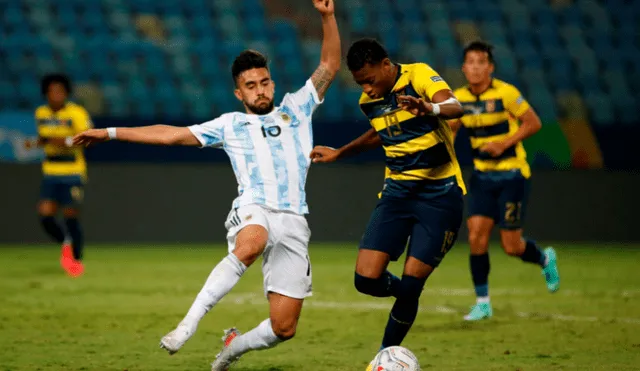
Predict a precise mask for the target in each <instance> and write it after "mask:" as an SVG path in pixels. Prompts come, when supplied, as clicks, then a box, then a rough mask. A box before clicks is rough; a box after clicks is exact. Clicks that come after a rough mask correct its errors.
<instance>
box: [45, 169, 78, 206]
mask: <svg viewBox="0 0 640 371" xmlns="http://www.w3.org/2000/svg"><path fill="white" fill-rule="evenodd" d="M83 198H84V182H83V180H82V178H81V177H79V176H44V178H42V184H41V186H40V199H41V200H48V201H54V202H56V203H58V204H59V205H60V206H70V207H76V206H80V204H82V200H83Z"/></svg>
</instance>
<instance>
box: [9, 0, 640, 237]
mask: <svg viewBox="0 0 640 371" xmlns="http://www.w3.org/2000/svg"><path fill="white" fill-rule="evenodd" d="M337 8H338V9H337V13H338V16H339V21H340V22H339V24H340V27H341V32H342V35H343V41H344V49H345V50H346V48H347V47H348V46H349V44H350V42H351V41H352V40H354V39H356V38H358V37H362V36H373V37H377V38H378V39H379V40H381V41H382V42H383V43H384V44H385V45H386V47H387V48H388V49H389V51H390V53H391V55H392V56H393V58H394V59H396V60H398V61H401V62H414V61H424V62H427V63H429V64H431V65H432V66H433V67H434V68H435V69H436V70H437V71H439V72H440V73H441V74H442V75H443V76H444V77H445V79H446V81H448V82H449V84H450V85H451V86H452V87H453V88H455V87H459V86H461V85H464V80H463V76H462V74H461V72H460V63H461V49H462V47H463V45H465V44H466V43H467V42H469V41H471V40H475V39H484V40H487V41H489V42H491V43H492V44H494V45H495V46H496V60H497V72H496V76H497V77H498V78H501V79H504V80H506V81H508V82H511V83H513V84H515V85H516V86H517V87H519V88H520V89H521V90H522V92H523V93H524V94H525V96H526V97H527V99H528V100H529V101H530V102H531V103H532V104H533V106H534V107H535V109H536V110H537V111H538V113H539V114H540V116H541V118H542V120H543V123H544V128H543V130H542V131H541V132H540V133H539V134H537V135H536V136H534V137H533V138H531V139H530V140H528V141H527V142H526V147H527V150H528V154H529V160H530V162H532V163H533V166H534V193H533V195H532V202H531V203H532V206H531V211H530V216H529V218H528V223H529V229H530V230H531V231H532V233H537V235H540V236H542V238H545V239H569V240H578V239H587V240H615V239H618V240H628V239H634V240H635V239H638V236H637V234H636V233H634V231H632V230H631V228H630V223H628V221H629V220H632V219H633V218H634V215H635V214H634V213H635V210H637V206H639V205H638V198H637V197H632V194H633V192H634V189H637V186H638V185H639V184H640V181H639V179H640V178H639V176H638V172H637V169H638V167H639V166H640V165H639V162H638V160H637V156H635V155H633V154H632V153H631V152H630V149H631V148H632V146H633V145H635V141H636V138H637V137H638V135H639V134H640V125H639V122H640V120H638V118H637V116H638V112H637V105H638V103H640V91H639V90H638V89H637V88H636V86H637V85H638V84H640V67H638V66H639V65H638V61H639V60H640V28H639V26H638V24H640V22H639V21H640V2H638V1H630V0H629V1H626V0H608V1H595V0H575V1H572V0H553V1H546V0H526V1H525V0H484V1H481V2H479V1H472V0H449V1H441V0H423V1H420V0H402V1H390V0H342V1H338V4H337ZM0 19H1V22H0V34H1V35H2V40H1V44H0V45H1V47H0V71H2V72H1V73H0V158H1V159H2V160H3V163H2V165H0V166H1V169H2V174H7V176H6V177H5V176H3V179H4V180H3V182H2V186H1V187H2V194H3V195H10V196H9V197H7V200H6V202H3V203H5V205H6V206H8V208H3V209H5V210H7V209H8V210H11V212H10V213H3V214H4V215H3V216H1V217H0V222H1V223H0V224H1V225H2V228H3V233H2V234H1V237H0V241H14V242H17V241H38V240H42V237H43V235H42V234H41V233H40V232H39V231H38V228H37V227H38V226H37V223H35V217H34V215H33V208H32V207H31V205H33V204H34V202H35V200H36V197H37V187H38V183H39V182H38V179H37V178H38V176H39V175H38V171H37V166H36V165H34V164H33V163H37V162H38V161H39V158H40V157H39V155H38V153H35V152H34V151H30V152H25V151H24V150H23V149H22V148H20V145H19V143H20V142H21V139H22V138H24V137H25V136H30V135H33V134H34V133H35V125H34V124H33V120H32V118H31V116H32V111H33V109H34V108H35V107H36V106H37V105H39V104H41V103H42V102H43V99H42V97H41V95H40V92H39V84H38V81H39V78H40V77H41V76H43V75H44V74H46V73H49V72H63V73H66V74H68V75H69V76H70V77H71V78H72V79H73V82H74V84H75V95H74V99H75V100H76V101H78V102H79V103H81V104H83V105H84V106H85V107H86V108H87V109H88V110H89V112H90V113H91V114H92V116H93V118H94V123H95V125H96V126H97V127H106V126H131V125H142V124H148V123H167V124H177V125H189V124H193V123H198V122H201V121H203V120H207V119H210V118H212V117H214V116H216V115H219V114H221V113H223V112H226V111H228V110H230V109H241V106H240V104H239V103H238V102H237V101H236V100H235V97H234V96H233V95H232V94H231V89H232V85H231V84H232V81H231V77H230V71H229V70H230V63H231V61H232V59H233V58H234V56H235V55H236V54H237V53H238V52H239V51H241V50H243V49H244V48H254V49H257V50H259V51H262V52H264V53H266V54H267V55H268V56H269V57H270V60H271V67H272V73H273V77H274V79H275V81H276V83H277V92H278V94H279V95H278V96H282V95H283V94H284V93H285V92H286V91H289V90H292V89H295V88H296V87H298V86H300V85H301V84H303V83H304V81H305V79H306V78H307V77H308V76H309V74H310V73H311V72H312V71H313V69H314V67H315V66H316V64H317V62H318V58H319V52H320V37H321V35H320V27H319V24H318V23H319V20H318V19H317V17H315V16H314V14H310V8H309V4H307V3H306V2H305V1H299V0H279V1H261V0H215V1H207V0H190V1H174V0H162V1H154V0H131V1H126V0H64V1H63V0H56V1H40V0H2V1H0ZM359 92H360V91H359V89H358V87H357V86H356V85H354V83H353V82H352V80H351V76H350V74H349V73H348V71H346V69H343V71H342V72H341V74H340V76H339V78H338V81H336V82H335V83H334V84H333V86H332V87H331V89H330V92H329V93H328V95H327V98H326V102H325V104H324V105H323V106H322V107H321V108H320V109H319V110H318V112H317V115H316V117H315V125H314V136H315V142H316V144H327V145H341V144H343V143H345V142H347V141H348V140H350V139H351V138H353V137H355V136H356V135H358V134H360V133H361V132H362V131H364V130H365V129H366V128H367V125H368V124H367V123H366V122H365V121H364V120H363V117H362V114H361V113H360V111H359V108H358V106H357V104H356V102H357V99H358V95H359ZM456 147H457V151H458V155H459V157H460V160H461V163H462V164H463V165H465V166H467V167H468V166H469V165H470V164H471V157H470V150H469V147H468V142H467V140H466V138H465V137H464V135H462V136H461V138H459V140H458V141H457V143H456ZM36 152H37V151H36ZM380 158H381V157H380V153H379V152H373V153H371V154H367V155H363V156H360V157H359V158H356V159H355V160H354V161H352V162H351V163H349V164H344V165H336V166H332V167H323V168H320V167H316V168H314V169H313V170H312V171H311V179H310V185H309V187H310V204H311V207H312V214H311V216H310V218H311V221H313V224H312V226H313V228H314V231H317V233H316V237H317V238H319V239H322V240H345V239H349V240H352V239H357V238H358V237H359V234H360V232H361V229H362V226H363V225H364V223H365V222H366V216H367V213H368V212H369V210H370V209H371V207H372V205H373V202H375V194H376V192H377V190H378V188H379V187H380V185H381V180H382V164H381V163H380V162H379V160H380ZM88 159H89V162H90V169H89V171H90V173H89V177H90V183H89V186H88V188H87V201H86V222H87V233H88V239H89V241H91V240H92V239H93V240H94V241H114V240H117V241H136V240H159V241H163V240H165V239H168V240H170V241H175V242H177V241H186V240H197V241H209V240H214V239H217V238H221V237H222V236H223V234H224V230H223V228H222V224H221V222H222V221H223V219H224V216H225V215H226V211H227V210H228V207H229V204H230V201H231V199H232V198H233V196H234V192H235V190H234V184H233V182H234V179H233V177H232V176H231V175H230V171H229V166H228V165H227V164H226V161H227V160H226V156H225V155H224V154H223V153H222V152H217V151H213V150H207V151H201V150H194V149H182V148H179V149H177V148H173V149H165V148H153V147H144V146H132V145H127V144H116V143H109V144H107V145H104V146H99V147H96V148H93V149H90V150H89V151H88ZM25 163H26V165H25ZM29 163H31V165H29ZM17 164H18V165H17ZM125 164H126V166H125ZM354 169H357V171H356V170H354ZM584 169H592V170H593V171H588V172H584V171H579V170H584ZM603 169H606V170H609V171H607V172H603V171H602V170H603ZM168 174H172V175H171V176H168ZM613 190H617V191H613ZM194 192H199V193H204V194H203V195H200V194H199V195H198V197H199V198H198V199H197V200H196V199H194ZM319 200H322V202H323V203H322V204H320V203H319ZM346 200H349V201H350V202H354V203H356V204H358V205H360V206H361V207H358V208H353V207H350V206H348V205H347V203H346ZM205 205H206V206H205ZM314 206H315V207H314ZM630 206H633V207H630ZM130 209H134V210H130ZM551 210H552V211H551ZM594 210H595V211H597V215H599V216H600V217H598V218H595V217H594ZM122 213H128V215H129V216H130V217H131V220H135V223H126V222H125V221H123V220H122V219H123V218H121V217H120V216H121V215H122ZM336 214H338V215H341V216H340V217H336V216H335V215H336ZM596 219H597V223H606V224H607V226H606V228H604V227H603V228H591V226H592V225H593V223H594V221H595V220H596ZM212 220H213V221H215V223H218V222H220V224H216V225H217V226H220V228H205V226H209V225H211V223H212ZM105 223H106V225H109V226H110V228H104V227H102V228H101V227H100V225H105ZM190 225H191V227H190ZM194 225H195V226H194ZM196 229H197V230H200V232H197V231H196ZM208 229H209V230H208ZM212 229H213V231H212ZM105 230H109V232H108V233H107V232H104V231H105ZM204 231H206V233H205V232H204Z"/></svg>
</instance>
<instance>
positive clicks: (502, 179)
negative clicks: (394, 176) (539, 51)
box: [450, 42, 560, 321]
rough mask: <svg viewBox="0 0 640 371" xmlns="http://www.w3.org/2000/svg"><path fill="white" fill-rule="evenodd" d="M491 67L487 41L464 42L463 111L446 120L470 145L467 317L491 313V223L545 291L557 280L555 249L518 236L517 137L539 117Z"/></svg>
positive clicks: (520, 176) (521, 203)
mask: <svg viewBox="0 0 640 371" xmlns="http://www.w3.org/2000/svg"><path fill="white" fill-rule="evenodd" d="M494 68H495V64H494V60H493V53H492V48H491V46H490V45H489V44H487V43H484V42H473V43H471V44H469V45H468V46H467V47H466V48H465V50H464V63H463V66H462V71H463V72H464V74H465V77H466V79H467V81H468V82H469V85H468V86H466V87H462V88H460V89H457V90H456V91H455V92H454V93H455V95H456V97H457V98H458V100H459V101H460V102H461V104H462V107H463V108H464V113H465V115H464V116H463V117H462V118H460V119H457V120H452V121H450V125H451V127H452V129H453V130H454V132H455V131H457V130H458V129H459V128H460V127H464V128H465V129H466V130H467V133H468V134H469V138H470V141H471V147H472V149H473V163H474V172H473V174H472V176H471V182H470V186H469V197H468V205H469V208H468V209H469V214H470V217H469V219H468V220H467V226H468V228H469V244H470V245H471V256H470V266H471V276H472V279H473V284H474V286H475V291H476V296H477V302H476V304H475V305H474V306H473V307H472V309H471V312H470V313H469V314H467V315H466V316H465V319H466V320H468V321H476V320H481V319H484V318H490V317H491V316H492V314H493V310H492V308H491V303H490V301H489V285H488V278H489V255H488V251H489V237H490V235H491V230H492V229H493V227H494V226H495V225H496V224H497V225H498V228H500V239H501V242H502V248H503V249H504V251H505V252H506V253H507V254H509V255H510V256H514V257H519V258H520V259H522V261H524V262H527V263H533V264H537V265H539V266H540V267H541V268H542V272H543V274H544V276H545V279H546V282H547V289H548V290H549V291H550V292H555V291H557V290H558V288H559V284H560V278H559V275H558V267H557V264H556V253H555V251H554V249H553V248H550V247H549V248H546V249H545V250H544V252H543V251H542V250H541V249H540V248H539V247H538V245H537V244H536V243H535V242H534V241H533V240H530V239H526V238H523V236H522V222H523V220H524V215H525V209H526V204H527V195H528V192H529V177H530V176H531V170H530V168H529V164H528V163H527V158H526V153H525V150H524V146H523V145H522V141H523V140H524V139H526V138H528V137H530V136H532V135H534V134H535V133H536V132H537V131H538V130H540V127H541V124H540V119H539V118H538V115H537V114H536V112H535V111H534V110H533V108H532V107H531V106H530V105H529V103H528V102H527V101H526V100H525V99H524V98H523V97H522V95H521V94H520V92H519V91H518V89H517V88H516V87H514V86H513V85H510V84H508V83H506V82H504V81H500V80H498V79H495V78H493V77H492V73H493V71H494ZM518 122H520V124H518Z"/></svg>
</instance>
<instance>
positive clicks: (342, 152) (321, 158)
mask: <svg viewBox="0 0 640 371" xmlns="http://www.w3.org/2000/svg"><path fill="white" fill-rule="evenodd" d="M381 145H382V140H381V139H380V136H379V135H378V132H376V130H375V129H374V128H371V129H369V130H367V131H366V132H365V133H364V134H362V135H361V136H359V137H358V138H356V139H354V140H353V141H352V142H351V143H349V144H345V145H344V146H342V147H340V148H338V149H335V148H331V147H326V146H315V147H314V148H313V151H311V155H310V157H311V160H312V161H313V162H321V163H322V162H334V161H337V160H339V159H342V158H346V157H351V156H355V155H357V154H359V153H362V152H365V151H368V150H371V149H374V148H378V147H380V146H381Z"/></svg>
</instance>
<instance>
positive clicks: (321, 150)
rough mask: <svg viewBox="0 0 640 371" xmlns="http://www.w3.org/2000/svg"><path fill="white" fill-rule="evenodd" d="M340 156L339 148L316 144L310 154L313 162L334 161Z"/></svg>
mask: <svg viewBox="0 0 640 371" xmlns="http://www.w3.org/2000/svg"><path fill="white" fill-rule="evenodd" d="M339 156H340V151H339V150H337V149H335V148H331V147H327V146H315V147H314V148H313V150H312V151H311V154H310V155H309V157H311V161H312V162H334V161H336V160H337V159H338V157H339Z"/></svg>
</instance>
